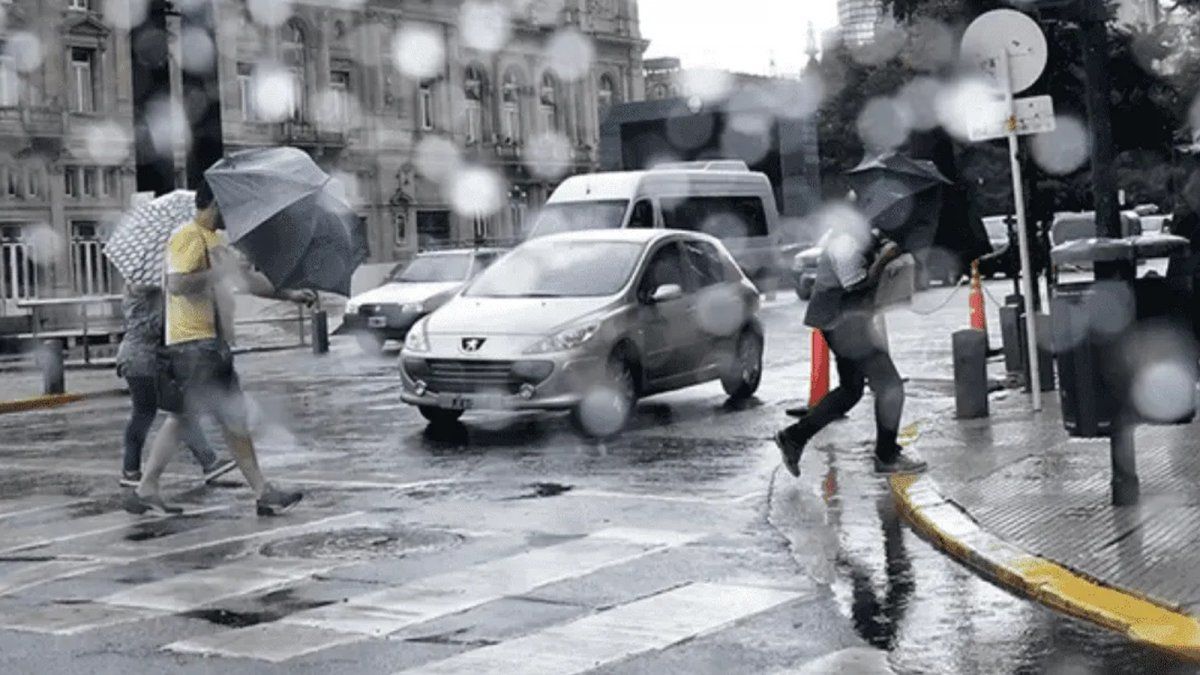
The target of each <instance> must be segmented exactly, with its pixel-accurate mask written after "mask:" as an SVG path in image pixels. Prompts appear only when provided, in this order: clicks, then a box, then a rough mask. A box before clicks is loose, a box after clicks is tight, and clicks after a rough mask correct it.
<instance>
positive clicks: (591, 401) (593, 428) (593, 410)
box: [577, 385, 629, 437]
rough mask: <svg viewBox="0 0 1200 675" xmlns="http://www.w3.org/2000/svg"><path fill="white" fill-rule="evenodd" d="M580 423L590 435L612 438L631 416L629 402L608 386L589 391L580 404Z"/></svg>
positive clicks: (599, 386) (595, 387)
mask: <svg viewBox="0 0 1200 675" xmlns="http://www.w3.org/2000/svg"><path fill="white" fill-rule="evenodd" d="M577 414H578V415H579V422H580V424H581V425H582V426H583V428H584V429H586V430H587V432H588V433H590V434H592V435H594V436H598V437H604V436H610V435H612V434H615V433H617V432H618V431H620V430H621V427H622V426H623V425H624V424H625V420H626V419H627V418H628V416H629V401H628V400H626V399H625V397H624V396H622V395H621V393H620V392H619V391H617V390H616V389H614V388H613V387H610V386H607V385H597V386H594V387H592V388H591V389H589V390H588V393H587V394H585V395H584V397H583V400H582V401H581V402H580V403H579V410H578V413H577Z"/></svg>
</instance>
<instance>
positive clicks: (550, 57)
mask: <svg viewBox="0 0 1200 675" xmlns="http://www.w3.org/2000/svg"><path fill="white" fill-rule="evenodd" d="M545 57H546V60H547V61H549V62H550V66H551V68H553V69H554V72H555V74H557V75H558V76H559V77H560V78H561V79H563V80H568V81H574V80H580V79H583V78H584V77H585V76H586V75H587V74H588V73H589V72H590V71H591V68H592V61H593V60H594V59H595V58H596V48H595V47H594V46H593V45H592V41H591V39H589V38H588V37H587V36H586V35H584V34H583V33H580V32H579V31H577V30H575V29H563V30H560V31H558V32H557V33H555V34H554V36H553V37H551V38H550V42H549V43H547V45H546V54H545Z"/></svg>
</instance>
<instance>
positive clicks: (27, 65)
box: [7, 31, 42, 73]
mask: <svg viewBox="0 0 1200 675" xmlns="http://www.w3.org/2000/svg"><path fill="white" fill-rule="evenodd" d="M7 52H8V53H9V54H11V55H12V57H13V60H14V61H15V62H16V67H17V70H18V71H19V72H22V73H31V72H33V71H35V70H37V69H38V68H41V66H42V41H41V40H39V39H38V36H36V35H34V34H33V33H30V32H28V31H18V32H16V33H13V34H12V35H10V36H9V37H8V45H7Z"/></svg>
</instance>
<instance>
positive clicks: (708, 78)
mask: <svg viewBox="0 0 1200 675" xmlns="http://www.w3.org/2000/svg"><path fill="white" fill-rule="evenodd" d="M682 80H683V81H682V83H681V88H682V89H683V92H684V96H687V97H696V98H698V99H700V101H701V102H703V103H715V102H717V101H720V100H722V99H725V98H726V97H728V96H729V94H730V91H731V90H732V89H733V75H731V74H730V73H727V72H725V71H723V70H715V69H705V68H701V69H697V70H688V71H685V72H684V73H683V78H682Z"/></svg>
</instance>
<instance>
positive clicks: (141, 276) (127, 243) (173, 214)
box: [104, 190, 196, 286]
mask: <svg viewBox="0 0 1200 675" xmlns="http://www.w3.org/2000/svg"><path fill="white" fill-rule="evenodd" d="M195 217H196V194H195V193H194V192H192V191H190V190H176V191H175V192H171V193H169V194H165V195H163V196H161V197H159V198H157V199H154V200H151V201H149V202H146V203H144V204H141V205H140V206H138V207H136V208H134V209H133V210H131V211H129V212H128V213H126V214H125V215H124V216H123V217H122V218H121V220H120V222H118V223H117V226H116V228H115V229H113V232H112V234H111V235H110V236H109V237H108V240H107V241H105V242H104V255H105V256H106V257H107V258H108V260H109V261H110V262H112V264H113V266H114V267H116V268H117V271H118V272H120V273H121V277H122V278H123V279H125V283H127V284H140V285H143V286H161V285H162V277H163V262H164V257H165V251H166V248H167V240H168V239H170V238H171V233H172V232H174V231H175V229H176V228H178V227H180V226H182V225H185V224H187V223H188V222H190V221H191V220H193V219H194V218H195Z"/></svg>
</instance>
